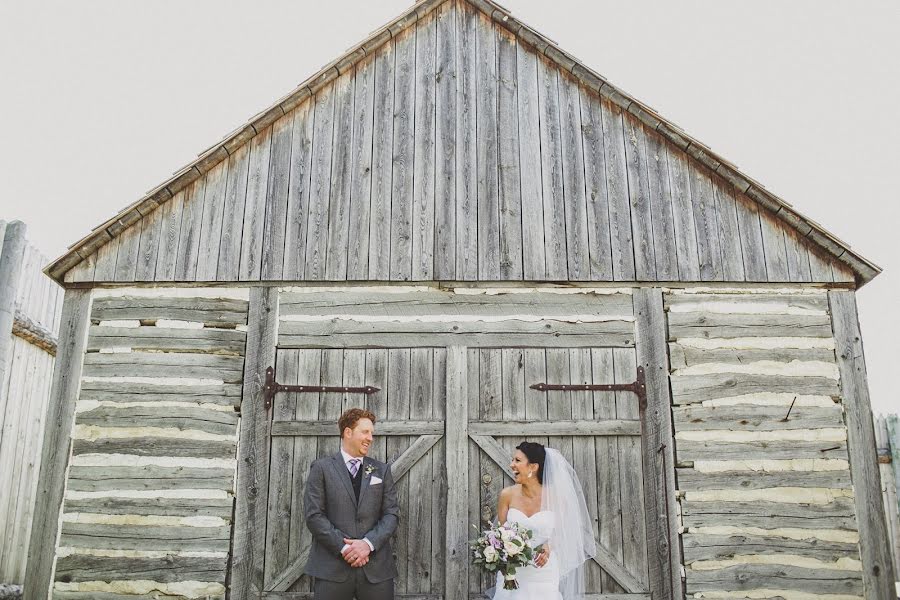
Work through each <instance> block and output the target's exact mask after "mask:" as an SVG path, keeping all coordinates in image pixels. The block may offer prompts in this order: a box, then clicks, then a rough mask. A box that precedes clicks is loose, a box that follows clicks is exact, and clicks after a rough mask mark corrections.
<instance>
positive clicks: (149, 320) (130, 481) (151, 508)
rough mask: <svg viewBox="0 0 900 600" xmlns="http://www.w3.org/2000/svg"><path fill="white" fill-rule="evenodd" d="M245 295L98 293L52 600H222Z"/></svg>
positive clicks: (149, 291)
mask: <svg viewBox="0 0 900 600" xmlns="http://www.w3.org/2000/svg"><path fill="white" fill-rule="evenodd" d="M247 298H248V294H247V291H246V290H223V289H218V290H174V289H168V290H166V289H155V290H153V289H144V290H138V289H123V290H107V291H103V290H96V291H95V292H94V294H93V299H92V308H91V314H90V320H91V325H90V328H89V331H88V337H87V347H86V353H85V354H84V364H83V370H82V376H81V384H80V392H79V394H78V400H77V403H76V406H75V421H74V428H73V430H72V435H71V438H72V456H71V459H70V461H69V467H68V472H67V476H66V488H65V496H64V500H63V508H62V516H61V528H60V529H61V531H60V537H59V542H58V547H57V550H56V561H55V574H54V577H53V581H54V584H53V598H55V599H57V600H76V599H82V598H97V597H106V596H105V595H103V594H117V595H116V596H114V597H116V598H120V597H121V598H127V597H130V596H132V595H133V596H134V597H136V598H150V597H156V596H155V595H159V596H160V597H163V596H164V597H166V598H172V599H181V598H197V597H202V598H224V594H225V576H226V571H227V568H226V566H227V564H228V557H229V547H230V543H231V523H232V514H233V504H234V490H235V488H234V480H235V469H236V462H235V453H236V446H237V428H238V419H239V414H238V412H237V410H238V407H239V405H240V399H241V384H242V380H243V362H244V346H245V341H246V340H245V338H246V327H247V306H248V302H247ZM110 597H113V596H110Z"/></svg>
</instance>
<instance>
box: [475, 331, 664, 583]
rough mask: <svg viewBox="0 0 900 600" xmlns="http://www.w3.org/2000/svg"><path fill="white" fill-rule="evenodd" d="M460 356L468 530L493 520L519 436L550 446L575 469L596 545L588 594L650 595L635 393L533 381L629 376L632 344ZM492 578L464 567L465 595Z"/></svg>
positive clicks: (625, 379)
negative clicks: (463, 372) (544, 386)
mask: <svg viewBox="0 0 900 600" xmlns="http://www.w3.org/2000/svg"><path fill="white" fill-rule="evenodd" d="M466 363H467V371H468V372H467V377H466V382H467V386H468V393H467V399H468V437H469V442H468V473H469V481H468V488H469V493H468V499H467V502H468V506H467V511H466V513H467V514H468V521H469V523H468V524H469V530H470V531H472V526H478V527H479V528H481V527H483V526H484V525H486V524H487V523H488V522H489V521H491V520H494V519H496V511H497V498H498V495H499V493H500V490H501V489H502V488H503V487H504V486H506V485H510V484H511V483H512V479H511V472H510V470H509V466H508V465H509V463H510V460H511V456H512V454H513V452H514V448H515V446H516V445H517V444H518V443H519V442H521V441H523V440H529V441H536V442H540V443H542V444H544V445H549V446H550V447H553V448H557V449H558V450H559V451H560V452H561V453H562V454H563V455H564V456H565V457H566V458H567V459H568V460H569V462H570V463H571V464H572V465H573V466H574V467H575V470H576V471H577V472H578V475H579V478H580V479H581V481H582V484H583V487H584V491H585V497H586V500H587V505H588V509H589V511H590V514H591V516H592V518H593V525H594V534H595V536H596V541H597V548H598V553H597V556H596V557H595V559H594V560H593V561H591V562H589V564H588V570H587V582H586V583H587V590H586V591H587V593H588V594H617V595H616V596H615V597H616V598H622V599H623V600H624V599H625V598H628V597H632V595H633V597H634V598H649V597H650V596H649V592H648V589H649V588H648V584H647V579H648V563H647V539H646V538H647V536H646V525H645V515H644V499H643V473H642V464H641V463H642V455H641V423H640V408H639V402H638V396H637V395H635V394H634V393H632V392H626V391H617V392H612V391H572V390H545V391H541V390H539V389H534V388H532V387H531V386H532V385H534V384H542V383H543V384H551V385H552V384H564V385H566V384H581V385H583V384H613V383H631V382H634V381H635V380H636V373H637V368H636V364H635V354H634V349H633V348H615V349H613V348H572V349H566V348H525V349H522V348H502V349H499V348H480V349H469V350H467V357H466ZM492 584H493V582H492V581H490V580H489V578H487V577H484V576H481V575H480V574H479V573H478V571H476V570H475V569H470V570H469V592H470V593H472V592H478V591H481V590H484V589H486V588H487V587H489V586H490V585H492Z"/></svg>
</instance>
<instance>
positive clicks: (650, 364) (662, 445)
mask: <svg viewBox="0 0 900 600" xmlns="http://www.w3.org/2000/svg"><path fill="white" fill-rule="evenodd" d="M634 314H635V326H636V329H637V333H636V336H635V337H636V344H635V352H636V355H637V357H636V359H637V364H638V366H641V367H643V368H644V376H645V378H646V386H647V388H646V389H647V392H646V393H647V406H646V408H644V409H643V411H642V413H643V414H642V415H641V417H642V419H641V425H642V434H643V435H642V439H641V447H642V450H643V466H644V501H645V505H644V506H645V516H646V523H647V537H646V539H647V540H648V548H647V560H648V563H649V584H650V592H651V594H653V596H654V597H655V596H656V595H657V594H659V597H661V598H681V597H682V595H683V594H684V592H683V587H682V582H681V566H680V565H681V564H682V559H681V546H680V544H679V543H678V533H679V532H678V519H677V507H676V500H675V453H674V449H673V444H672V440H673V438H674V431H675V430H674V428H673V425H672V417H671V413H670V400H669V389H668V387H669V386H668V381H667V380H668V377H667V374H668V372H669V365H668V357H667V355H666V338H665V330H666V325H665V323H666V315H665V313H664V312H663V300H662V291H661V290H660V289H659V288H653V289H649V288H640V289H638V290H635V293H634ZM620 415H621V413H620ZM625 564H629V565H630V564H631V563H629V562H626V563H625Z"/></svg>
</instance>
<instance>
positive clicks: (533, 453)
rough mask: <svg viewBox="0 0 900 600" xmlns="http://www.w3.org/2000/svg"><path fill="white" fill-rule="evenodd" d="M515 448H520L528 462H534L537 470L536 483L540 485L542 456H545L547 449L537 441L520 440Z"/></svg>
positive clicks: (541, 481) (541, 480)
mask: <svg viewBox="0 0 900 600" xmlns="http://www.w3.org/2000/svg"><path fill="white" fill-rule="evenodd" d="M516 450H520V451H521V452H522V454H524V455H525V458H527V459H528V462H530V463H535V464H536V465H537V466H538V470H537V478H538V483H540V484H541V485H543V484H544V458H545V457H546V456H547V451H546V450H545V449H544V447H543V446H542V445H541V444H538V443H537V442H522V443H521V444H519V445H518V446H516Z"/></svg>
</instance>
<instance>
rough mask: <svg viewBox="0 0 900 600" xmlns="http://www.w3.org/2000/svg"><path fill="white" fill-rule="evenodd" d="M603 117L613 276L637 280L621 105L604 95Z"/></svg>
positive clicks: (618, 278)
mask: <svg viewBox="0 0 900 600" xmlns="http://www.w3.org/2000/svg"><path fill="white" fill-rule="evenodd" d="M601 118H602V121H603V152H604V154H605V156H606V194H607V202H608V206H609V227H610V242H611V245H612V264H613V279H614V280H615V281H634V279H635V257H634V244H633V239H632V232H631V206H630V202H629V199H628V175H627V159H626V156H625V130H624V128H623V124H622V109H621V108H619V107H618V106H617V105H615V104H612V103H611V102H609V101H607V100H605V99H604V100H602V101H601Z"/></svg>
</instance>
